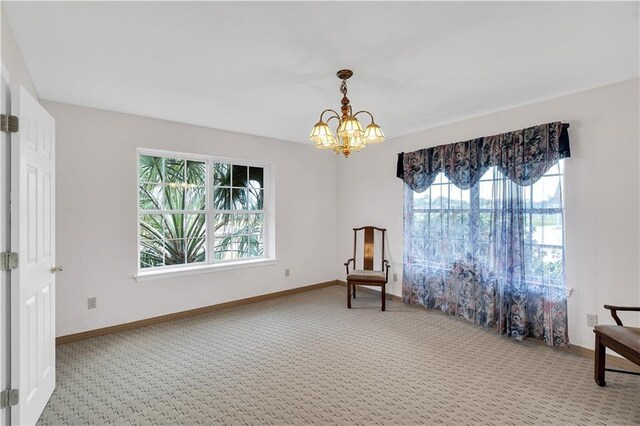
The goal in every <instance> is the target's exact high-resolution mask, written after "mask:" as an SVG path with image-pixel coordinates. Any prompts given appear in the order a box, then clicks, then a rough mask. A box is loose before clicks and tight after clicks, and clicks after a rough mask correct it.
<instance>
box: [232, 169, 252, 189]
mask: <svg viewBox="0 0 640 426" xmlns="http://www.w3.org/2000/svg"><path fill="white" fill-rule="evenodd" d="M248 169H249V168H248V167H247V166H240V165H237V164H234V165H233V167H232V169H231V172H232V174H233V179H232V181H231V185H232V186H234V187H236V188H240V187H242V188H244V187H246V186H247V184H248V183H249V181H248V179H249V171H248Z"/></svg>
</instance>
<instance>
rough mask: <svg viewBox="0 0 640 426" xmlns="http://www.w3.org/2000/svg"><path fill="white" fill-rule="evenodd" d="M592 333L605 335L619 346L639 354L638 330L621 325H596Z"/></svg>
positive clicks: (639, 332) (639, 329) (639, 330)
mask: <svg viewBox="0 0 640 426" xmlns="http://www.w3.org/2000/svg"><path fill="white" fill-rule="evenodd" d="M594 332H596V333H600V334H602V335H605V336H607V337H609V338H610V339H613V340H615V341H617V342H618V343H620V344H621V345H623V346H626V347H628V348H629V349H631V350H633V351H635V352H637V353H640V328H636V327H625V326H622V325H597V326H596V327H595V329H594Z"/></svg>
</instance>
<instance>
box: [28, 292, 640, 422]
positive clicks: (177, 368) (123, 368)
mask: <svg viewBox="0 0 640 426" xmlns="http://www.w3.org/2000/svg"><path fill="white" fill-rule="evenodd" d="M344 293H345V289H344V288H343V287H339V286H332V287H328V288H323V289H320V290H315V291H311V292H307V293H300V294H296V295H292V296H287V297H283V298H279V299H274V300H269V301H265V302H260V303H256V304H251V305H245V306H242V307H237V308H231V309H227V310H224V311H219V312H215V313H211V314H206V315H201V316H198V317H192V318H188V319H182V320H176V321H172V322H166V323H163V324H159V325H155V326H151V327H147V328H141V329H136V330H131V331H126V332H121V333H118V334H112V335H108V336H103V337H97V338H93V339H89V340H84V341H80V342H76V343H70V344H67V345H62V346H59V347H58V372H57V373H58V384H57V387H56V390H55V392H54V394H53V397H52V398H51V401H50V402H49V404H48V405H47V407H46V409H45V411H44V413H43V414H42V417H41V419H40V422H39V423H40V424H56V425H57V424H167V425H168V424H171V425H175V424H212V423H225V424H309V423H315V424H436V423H437V424H511V425H521V424H543V423H552V424H625V425H626V424H640V377H637V376H629V375H621V374H614V373H608V374H607V382H608V386H607V387H606V388H600V387H598V386H597V385H596V384H595V383H594V382H593V370H592V363H591V361H590V360H588V359H585V358H581V357H578V356H575V355H572V354H569V353H566V352H562V351H556V350H552V349H550V348H547V347H544V346H540V345H537V344H534V343H524V344H522V343H517V342H513V341H510V340H506V339H504V338H502V337H499V336H497V335H494V334H492V333H491V332H488V331H486V330H484V329H481V328H478V327H475V326H473V325H470V324H468V323H466V322H464V321H462V320H458V319H454V318H451V317H447V316H444V315H442V314H438V313H432V312H429V311H426V310H424V309H422V308H417V307H409V306H404V305H402V304H401V303H399V302H395V301H389V302H388V304H387V312H380V310H379V303H380V302H379V299H378V298H377V297H376V296H374V295H371V294H365V293H362V292H360V293H359V295H358V299H357V300H356V301H355V302H354V309H352V310H347V309H346V307H345V300H344V297H345V296H344Z"/></svg>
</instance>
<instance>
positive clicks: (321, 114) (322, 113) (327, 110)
mask: <svg viewBox="0 0 640 426" xmlns="http://www.w3.org/2000/svg"><path fill="white" fill-rule="evenodd" d="M329 111H331V112H332V113H334V114H335V117H336V118H340V116H339V115H338V113H337V112H335V111H334V110H332V109H331V108H327V109H325V110H324V111H322V112H321V113H320V121H322V116H323V115H324V113H325V112H329ZM332 117H333V116H332ZM330 119H331V118H329V120H330ZM329 120H327V122H328V121H329Z"/></svg>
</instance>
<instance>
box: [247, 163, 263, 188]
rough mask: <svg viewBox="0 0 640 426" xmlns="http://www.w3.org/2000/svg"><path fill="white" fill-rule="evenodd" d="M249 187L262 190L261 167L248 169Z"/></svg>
mask: <svg viewBox="0 0 640 426" xmlns="http://www.w3.org/2000/svg"><path fill="white" fill-rule="evenodd" d="M249 187H251V188H264V169H263V168H262V167H249Z"/></svg>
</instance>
